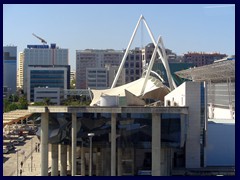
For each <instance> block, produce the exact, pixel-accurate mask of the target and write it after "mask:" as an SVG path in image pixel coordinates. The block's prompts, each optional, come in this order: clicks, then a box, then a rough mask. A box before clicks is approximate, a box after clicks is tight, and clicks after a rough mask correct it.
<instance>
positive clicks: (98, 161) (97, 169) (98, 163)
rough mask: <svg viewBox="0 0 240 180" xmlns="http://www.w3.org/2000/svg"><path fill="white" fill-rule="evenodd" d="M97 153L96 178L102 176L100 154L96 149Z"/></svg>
mask: <svg viewBox="0 0 240 180" xmlns="http://www.w3.org/2000/svg"><path fill="white" fill-rule="evenodd" d="M95 152H96V176H100V152H98V149H97V148H95Z"/></svg>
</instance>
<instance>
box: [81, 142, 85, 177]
mask: <svg viewBox="0 0 240 180" xmlns="http://www.w3.org/2000/svg"><path fill="white" fill-rule="evenodd" d="M81 175H82V176H85V149H84V147H83V146H82V147H81Z"/></svg>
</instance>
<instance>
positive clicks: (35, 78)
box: [27, 65, 70, 102]
mask: <svg viewBox="0 0 240 180" xmlns="http://www.w3.org/2000/svg"><path fill="white" fill-rule="evenodd" d="M27 79H28V80H29V81H28V84H27V87H29V88H28V90H27V99H28V101H30V102H34V99H35V97H34V88H38V87H40V88H61V89H69V88H70V66H69V65H65V66H63V65H54V66H52V65H49V66H47V65H45V66H43V65H41V66H36V65H35V66H33V65H32V66H28V74H27ZM46 97H47V96H46Z"/></svg>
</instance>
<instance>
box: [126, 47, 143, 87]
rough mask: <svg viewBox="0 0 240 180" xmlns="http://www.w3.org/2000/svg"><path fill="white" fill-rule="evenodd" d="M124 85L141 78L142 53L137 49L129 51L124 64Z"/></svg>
mask: <svg viewBox="0 0 240 180" xmlns="http://www.w3.org/2000/svg"><path fill="white" fill-rule="evenodd" d="M125 69H126V70H125V71H126V83H129V82H132V81H135V80H137V79H139V78H140V77H141V76H142V51H141V50H140V49H139V48H135V49H133V50H130V51H129V53H128V56H127V59H126V62H125Z"/></svg>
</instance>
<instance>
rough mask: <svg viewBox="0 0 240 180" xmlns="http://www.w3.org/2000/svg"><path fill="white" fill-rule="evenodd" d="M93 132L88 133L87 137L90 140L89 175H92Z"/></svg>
mask: <svg viewBox="0 0 240 180" xmlns="http://www.w3.org/2000/svg"><path fill="white" fill-rule="evenodd" d="M94 135H95V134H94V133H88V137H89V140H90V152H89V176H92V137H93V136H94Z"/></svg>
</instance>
